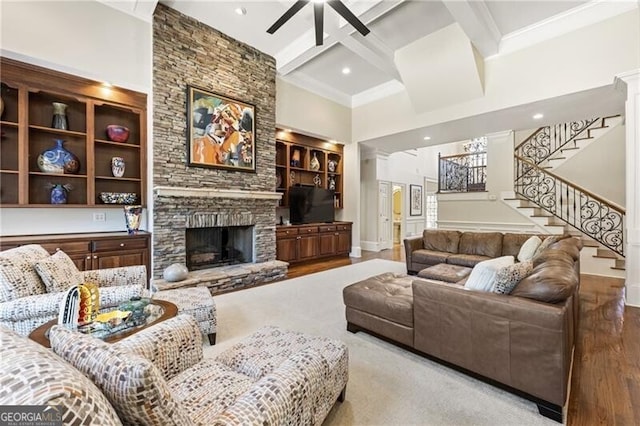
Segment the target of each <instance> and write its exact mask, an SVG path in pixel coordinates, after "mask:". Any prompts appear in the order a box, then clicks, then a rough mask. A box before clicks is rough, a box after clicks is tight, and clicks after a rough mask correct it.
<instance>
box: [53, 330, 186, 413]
mask: <svg viewBox="0 0 640 426" xmlns="http://www.w3.org/2000/svg"><path fill="white" fill-rule="evenodd" d="M49 339H50V342H51V349H53V351H54V352H55V353H56V354H58V355H59V356H61V357H62V358H63V359H64V360H66V361H67V362H69V363H70V364H71V365H73V366H74V367H76V368H77V369H78V370H80V371H81V372H82V373H84V374H85V375H86V376H87V377H89V379H91V380H92V381H93V382H94V383H95V384H96V385H97V386H98V387H99V388H100V389H101V390H102V392H103V394H104V395H105V396H106V397H107V399H108V400H109V402H111V404H112V405H113V407H114V408H115V409H116V412H117V413H118V417H120V419H121V420H122V421H123V422H124V423H125V424H147V425H158V426H161V425H167V424H175V425H190V424H193V423H192V421H191V420H190V418H189V416H188V415H187V414H186V413H185V412H184V410H183V408H182V406H181V405H179V404H178V403H177V402H176V401H175V399H174V398H173V396H172V395H171V391H170V389H169V387H168V386H167V383H166V382H165V380H164V378H163V377H162V374H161V373H160V371H158V369H157V368H156V367H155V366H154V365H153V364H152V363H151V362H150V361H149V360H147V359H146V358H144V357H142V356H140V355H137V354H134V353H132V352H129V351H127V350H124V349H120V348H119V347H118V346H117V344H113V345H110V344H108V343H105V342H103V341H101V340H99V339H96V338H95V337H92V336H89V335H85V334H82V333H78V332H73V331H70V330H68V329H66V328H64V327H62V326H54V327H52V328H51V331H50V333H49Z"/></svg>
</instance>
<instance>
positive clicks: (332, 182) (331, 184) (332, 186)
mask: <svg viewBox="0 0 640 426" xmlns="http://www.w3.org/2000/svg"><path fill="white" fill-rule="evenodd" d="M329 190H331V191H335V190H336V179H335V178H334V177H333V176H331V177H329Z"/></svg>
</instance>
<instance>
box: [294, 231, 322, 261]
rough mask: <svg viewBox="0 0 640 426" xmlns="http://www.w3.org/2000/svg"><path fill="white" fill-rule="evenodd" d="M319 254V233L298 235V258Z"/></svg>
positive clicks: (312, 256) (303, 258) (309, 257)
mask: <svg viewBox="0 0 640 426" xmlns="http://www.w3.org/2000/svg"><path fill="white" fill-rule="evenodd" d="M316 256H318V234H316V235H301V236H299V237H298V260H306V259H311V258H314V257H316Z"/></svg>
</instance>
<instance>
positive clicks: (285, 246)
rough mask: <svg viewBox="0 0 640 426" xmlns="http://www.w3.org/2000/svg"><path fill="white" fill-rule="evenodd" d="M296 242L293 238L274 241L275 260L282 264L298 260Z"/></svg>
mask: <svg viewBox="0 0 640 426" xmlns="http://www.w3.org/2000/svg"><path fill="white" fill-rule="evenodd" d="M297 247H298V240H297V239H296V237H293V238H278V239H277V240H276V259H278V260H282V261H283V262H291V261H295V260H296V259H297V258H298V253H297V251H298V250H297Z"/></svg>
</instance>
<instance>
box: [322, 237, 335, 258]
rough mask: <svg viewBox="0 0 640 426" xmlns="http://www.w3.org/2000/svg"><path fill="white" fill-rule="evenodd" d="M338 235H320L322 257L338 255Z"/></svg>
mask: <svg viewBox="0 0 640 426" xmlns="http://www.w3.org/2000/svg"><path fill="white" fill-rule="evenodd" d="M336 235H337V233H334V232H331V233H325V234H320V237H319V238H320V256H330V255H332V254H336V243H337V238H336Z"/></svg>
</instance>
